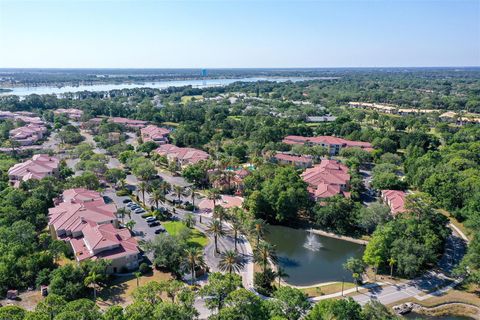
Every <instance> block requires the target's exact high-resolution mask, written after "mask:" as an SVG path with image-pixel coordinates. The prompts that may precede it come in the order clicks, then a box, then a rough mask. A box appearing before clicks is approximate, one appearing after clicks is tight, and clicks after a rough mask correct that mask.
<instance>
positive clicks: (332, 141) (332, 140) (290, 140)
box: [283, 136, 373, 151]
mask: <svg viewBox="0 0 480 320" xmlns="http://www.w3.org/2000/svg"><path fill="white" fill-rule="evenodd" d="M283 143H286V144H305V143H312V144H325V145H339V146H341V147H344V148H349V147H357V148H362V149H365V150H367V151H371V150H373V147H372V144H371V143H370V142H363V141H352V140H347V139H343V138H338V137H333V136H317V137H303V136H286V137H285V138H284V139H283Z"/></svg>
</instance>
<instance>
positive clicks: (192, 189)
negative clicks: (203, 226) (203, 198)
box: [190, 186, 196, 212]
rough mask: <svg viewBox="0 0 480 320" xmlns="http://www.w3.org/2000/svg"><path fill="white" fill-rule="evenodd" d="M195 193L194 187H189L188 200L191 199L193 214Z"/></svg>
mask: <svg viewBox="0 0 480 320" xmlns="http://www.w3.org/2000/svg"><path fill="white" fill-rule="evenodd" d="M195 191H196V189H195V187H194V186H191V187H190V198H191V199H192V206H193V212H195V197H196V194H195Z"/></svg>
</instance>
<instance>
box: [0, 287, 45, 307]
mask: <svg viewBox="0 0 480 320" xmlns="http://www.w3.org/2000/svg"><path fill="white" fill-rule="evenodd" d="M42 299H43V297H42V294H41V293H40V290H34V291H24V292H22V293H20V294H19V295H18V299H17V300H9V299H3V300H0V304H1V305H2V306H12V305H13V306H19V307H22V308H24V309H26V310H29V311H32V310H34V309H35V307H36V306H37V304H38V303H39V302H40V301H42Z"/></svg>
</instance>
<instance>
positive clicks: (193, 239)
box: [162, 221, 208, 247]
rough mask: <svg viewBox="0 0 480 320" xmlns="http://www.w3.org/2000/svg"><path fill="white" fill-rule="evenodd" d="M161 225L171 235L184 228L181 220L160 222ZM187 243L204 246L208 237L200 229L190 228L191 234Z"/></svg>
mask: <svg viewBox="0 0 480 320" xmlns="http://www.w3.org/2000/svg"><path fill="white" fill-rule="evenodd" d="M162 225H163V226H164V227H165V229H166V230H167V232H168V233H169V234H170V235H172V236H174V235H176V234H178V233H179V232H180V230H182V229H184V228H186V226H185V225H184V224H183V222H181V221H166V222H162ZM188 243H189V244H191V245H194V246H199V247H205V246H206V245H207V244H208V239H207V237H206V236H205V235H204V234H203V233H201V232H200V231H198V230H196V229H192V235H191V236H190V239H189V241H188Z"/></svg>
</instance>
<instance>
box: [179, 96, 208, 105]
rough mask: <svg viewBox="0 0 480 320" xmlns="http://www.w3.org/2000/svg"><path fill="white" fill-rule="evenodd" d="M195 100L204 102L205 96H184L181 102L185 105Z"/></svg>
mask: <svg viewBox="0 0 480 320" xmlns="http://www.w3.org/2000/svg"><path fill="white" fill-rule="evenodd" d="M193 98H195V100H197V101H198V100H203V96H201V95H196V96H183V97H181V98H180V100H181V102H182V103H183V104H186V103H188V102H190V101H192V100H193Z"/></svg>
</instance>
